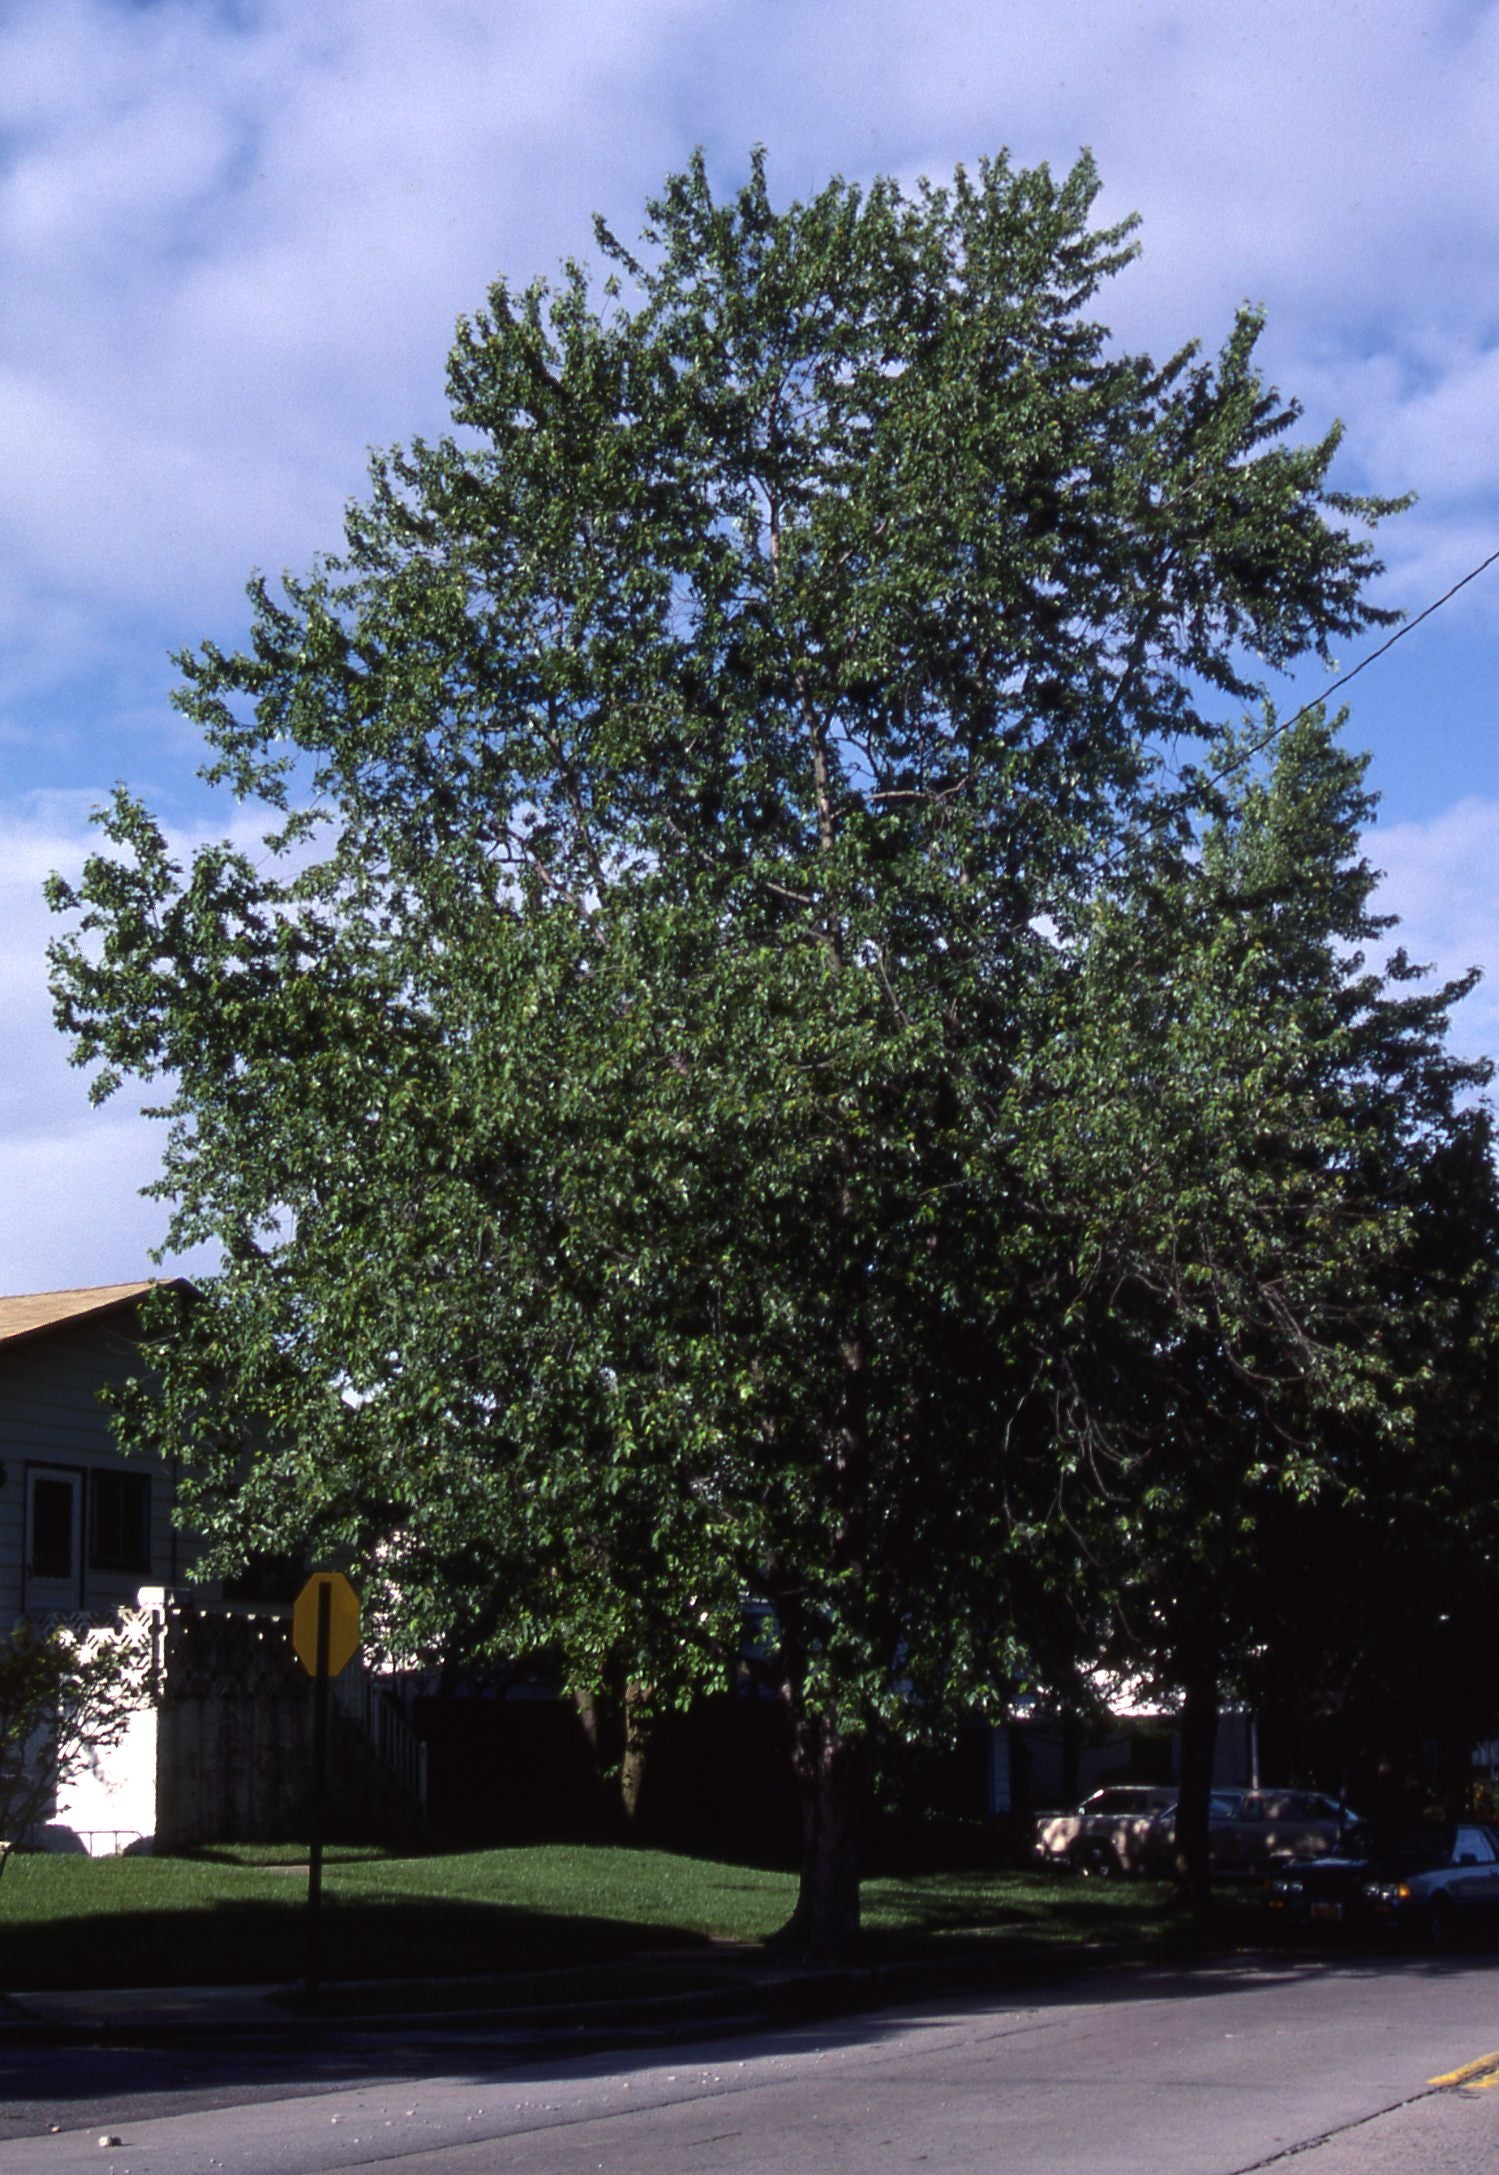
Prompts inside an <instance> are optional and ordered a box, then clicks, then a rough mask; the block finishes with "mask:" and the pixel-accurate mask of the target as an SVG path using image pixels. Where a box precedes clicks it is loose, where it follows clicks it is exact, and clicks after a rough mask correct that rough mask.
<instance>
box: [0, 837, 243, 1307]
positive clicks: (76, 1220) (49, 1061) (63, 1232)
mask: <svg viewBox="0 0 1499 2175" xmlns="http://www.w3.org/2000/svg"><path fill="white" fill-rule="evenodd" d="M91 844H92V840H91V838H90V835H89V829H88V806H87V799H86V796H83V795H76V794H53V795H37V796H34V797H32V798H31V799H30V800H29V801H28V802H27V803H26V805H25V806H24V807H23V808H21V809H11V810H8V811H7V810H0V1021H3V1022H4V1035H3V1046H0V1203H3V1204H4V1212H3V1214H0V1292H17V1291H50V1290H54V1289H58V1288H61V1287H63V1286H68V1285H75V1284H109V1283H117V1282H124V1281H126V1280H128V1279H129V1278H132V1277H136V1276H146V1275H150V1274H151V1273H153V1272H152V1268H151V1264H150V1259H149V1256H150V1253H151V1250H152V1249H153V1248H154V1247H157V1246H159V1245H160V1244H161V1243H162V1241H163V1239H164V1237H165V1231H166V1221H167V1211H166V1209H165V1208H164V1207H163V1206H162V1205H160V1204H159V1203H156V1202H152V1201H146V1200H143V1199H142V1198H141V1194H140V1189H141V1188H142V1187H143V1186H145V1185H147V1184H149V1183H150V1181H151V1180H152V1179H153V1178H154V1177H155V1176H156V1175H157V1170H158V1165H159V1157H160V1152H161V1128H160V1126H159V1125H158V1124H155V1123H153V1122H151V1121H149V1120H147V1119H145V1118H143V1117H142V1116H141V1114H140V1105H141V1102H142V1101H149V1100H150V1099H151V1098H150V1096H149V1095H147V1096H140V1095H138V1094H135V1093H132V1092H130V1091H122V1093H121V1094H120V1095H118V1096H117V1097H115V1098H113V1099H111V1101H109V1102H108V1103H106V1104H104V1105H103V1106H102V1107H101V1108H98V1109H95V1108H94V1107H93V1106H92V1105H91V1104H90V1102H89V1099H88V1083H87V1079H86V1076H85V1075H84V1074H83V1073H82V1072H80V1071H78V1070H76V1069H75V1068H73V1067H72V1066H71V1065H70V1064H69V1063H68V1044H67V1042H66V1041H65V1040H64V1038H63V1037H62V1036H61V1035H60V1034H59V1033H58V1032H57V1030H56V1028H55V1027H54V1025H53V1021H52V1003H51V997H50V995H49V993H48V989H47V969H46V949H47V944H48V942H49V940H50V939H51V938H52V937H53V936H55V935H57V934H58V933H59V931H60V929H61V926H62V925H61V923H59V922H58V921H57V920H56V919H55V918H54V917H53V916H52V915H51V914H50V913H49V912H48V910H47V907H46V904H45V901H44V899H43V897H42V885H43V882H44V881H45V879H46V877H47V876H48V875H49V874H50V873H51V872H52V871H53V870H57V871H59V872H60V873H62V874H63V875H66V876H76V875H77V873H78V872H79V870H80V869H81V867H82V864H83V860H84V856H85V854H86V853H87V852H88V851H89V850H90V846H91ZM174 844H176V845H177V846H178V848H179V850H181V851H187V850H190V846H191V841H189V840H186V839H183V840H180V841H174ZM204 1259H205V1256H204V1255H203V1254H202V1253H197V1254H194V1255H193V1256H192V1257H190V1258H189V1259H187V1260H186V1261H185V1262H183V1261H179V1262H177V1263H175V1264H174V1266H179V1267H180V1266H187V1267H191V1266H193V1265H195V1264H196V1265H200V1266H201V1265H202V1263H203V1261H204Z"/></svg>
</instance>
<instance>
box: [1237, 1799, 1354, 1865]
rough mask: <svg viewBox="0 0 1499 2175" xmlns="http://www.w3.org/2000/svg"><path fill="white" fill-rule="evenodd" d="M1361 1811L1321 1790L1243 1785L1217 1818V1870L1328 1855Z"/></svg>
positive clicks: (1335, 1847)
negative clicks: (1226, 1810) (1223, 1814)
mask: <svg viewBox="0 0 1499 2175" xmlns="http://www.w3.org/2000/svg"><path fill="white" fill-rule="evenodd" d="M1358 1817H1359V1816H1358V1814H1357V1813H1356V1812H1354V1811H1353V1809H1352V1807H1351V1806H1348V1805H1345V1804H1343V1802H1342V1801H1341V1799H1339V1798H1335V1797H1326V1796H1324V1795H1323V1793H1322V1792H1321V1791H1319V1790H1270V1789H1266V1790H1244V1791H1242V1792H1241V1793H1240V1794H1239V1796H1238V1797H1237V1799H1236V1800H1235V1802H1234V1806H1233V1809H1232V1811H1231V1812H1230V1813H1229V1815H1228V1816H1227V1818H1221V1817H1220V1818H1218V1819H1215V1821H1214V1822H1213V1827H1212V1835H1211V1849H1212V1860H1213V1870H1214V1872H1215V1873H1260V1872H1263V1871H1264V1869H1265V1868H1266V1866H1268V1865H1273V1864H1275V1863H1276V1862H1277V1861H1279V1860H1282V1859H1297V1860H1300V1859H1306V1858H1323V1857H1326V1856H1327V1855H1328V1854H1329V1852H1331V1851H1334V1850H1336V1849H1337V1848H1338V1846H1339V1844H1340V1842H1341V1841H1342V1839H1343V1837H1344V1836H1345V1835H1346V1834H1347V1833H1348V1831H1349V1829H1350V1828H1352V1827H1354V1826H1355V1825H1356V1824H1357V1822H1358Z"/></svg>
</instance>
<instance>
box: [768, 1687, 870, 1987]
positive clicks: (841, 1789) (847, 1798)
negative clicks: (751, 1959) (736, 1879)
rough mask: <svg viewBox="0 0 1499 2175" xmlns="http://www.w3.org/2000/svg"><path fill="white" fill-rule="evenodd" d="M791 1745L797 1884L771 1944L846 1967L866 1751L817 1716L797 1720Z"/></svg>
mask: <svg viewBox="0 0 1499 2175" xmlns="http://www.w3.org/2000/svg"><path fill="white" fill-rule="evenodd" d="M793 1744H794V1754H793V1756H794V1761H795V1768H796V1779H797V1785H798V1788H799V1790H800V1793H801V1807H802V1863H801V1884H800V1887H799V1889H798V1891H797V1899H796V1909H795V1910H794V1911H793V1912H792V1914H791V1917H790V1919H789V1920H788V1921H787V1923H786V1924H785V1925H784V1926H783V1927H782V1928H781V1931H780V1932H779V1933H778V1934H777V1935H776V1936H775V1941H774V1946H775V1948H776V1949H777V1950H778V1951H780V1952H781V1953H783V1954H788V1955H793V1956H798V1957H805V1958H807V1959H809V1960H816V1961H819V1962H830V1963H835V1962H845V1961H847V1959H848V1958H849V1957H850V1956H852V1955H853V1954H854V1953H855V1951H856V1950H857V1947H858V1943H859V1882H860V1879H861V1877H862V1875H863V1871H864V1831H865V1824H866V1820H867V1815H868V1794H869V1751H868V1746H867V1743H866V1741H865V1739H864V1738H863V1737H862V1736H859V1737H848V1736H845V1735H844V1734H843V1733H842V1732H841V1731H840V1730H839V1728H838V1726H837V1724H836V1723H834V1722H831V1721H829V1720H828V1719H827V1718H826V1717H825V1716H822V1715H804V1716H802V1718H801V1719H800V1721H798V1722H797V1724H796V1726H795V1735H794V1740H793Z"/></svg>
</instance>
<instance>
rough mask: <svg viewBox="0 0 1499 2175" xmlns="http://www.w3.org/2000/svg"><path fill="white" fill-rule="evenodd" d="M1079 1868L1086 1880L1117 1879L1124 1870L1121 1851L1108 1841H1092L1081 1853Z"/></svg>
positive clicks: (1078, 1862)
mask: <svg viewBox="0 0 1499 2175" xmlns="http://www.w3.org/2000/svg"><path fill="white" fill-rule="evenodd" d="M1077 1869H1078V1871H1079V1872H1080V1873H1081V1874H1082V1876H1083V1879H1084V1880H1117V1879H1118V1878H1119V1876H1120V1874H1121V1873H1122V1872H1123V1871H1124V1867H1123V1866H1122V1865H1121V1864H1120V1862H1119V1853H1118V1852H1117V1851H1116V1850H1113V1849H1111V1848H1110V1846H1109V1845H1108V1844H1107V1843H1090V1844H1089V1845H1088V1847H1087V1849H1086V1850H1083V1851H1081V1852H1080V1853H1079V1855H1078V1861H1077Z"/></svg>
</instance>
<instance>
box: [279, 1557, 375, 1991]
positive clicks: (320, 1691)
mask: <svg viewBox="0 0 1499 2175" xmlns="http://www.w3.org/2000/svg"><path fill="white" fill-rule="evenodd" d="M291 1626H292V1645H293V1646H294V1647H295V1649H296V1653H297V1659H298V1661H300V1662H301V1664H302V1667H303V1668H304V1669H305V1670H306V1671H307V1672H308V1674H309V1675H310V1676H311V1678H312V1813H311V1819H310V1822H309V1827H310V1831H311V1832H310V1835H309V1838H308V1859H307V1969H306V1979H305V1988H306V1993H307V1998H308V2000H309V2001H314V2000H316V1998H317V1992H318V1983H319V1979H320V1976H321V1968H322V1908H323V1796H324V1789H325V1785H326V1778H327V1771H328V1679H329V1678H330V1677H336V1676H337V1675H338V1672H339V1671H340V1669H342V1668H343V1667H344V1666H345V1664H346V1663H347V1662H348V1661H349V1660H350V1659H351V1658H352V1656H353V1655H354V1654H355V1653H356V1652H357V1651H358V1647H359V1599H358V1596H357V1595H356V1593H355V1592H354V1589H353V1587H352V1586H351V1585H350V1584H349V1582H348V1580H347V1579H346V1578H345V1577H344V1575H343V1573H342V1572H341V1571H315V1572H314V1573H313V1575H312V1577H311V1578H310V1579H308V1581H307V1583H306V1585H305V1586H304V1587H303V1588H302V1591H301V1592H300V1593H299V1594H298V1596H297V1600H296V1606H295V1608H294V1609H293V1610H292V1619H291Z"/></svg>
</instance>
